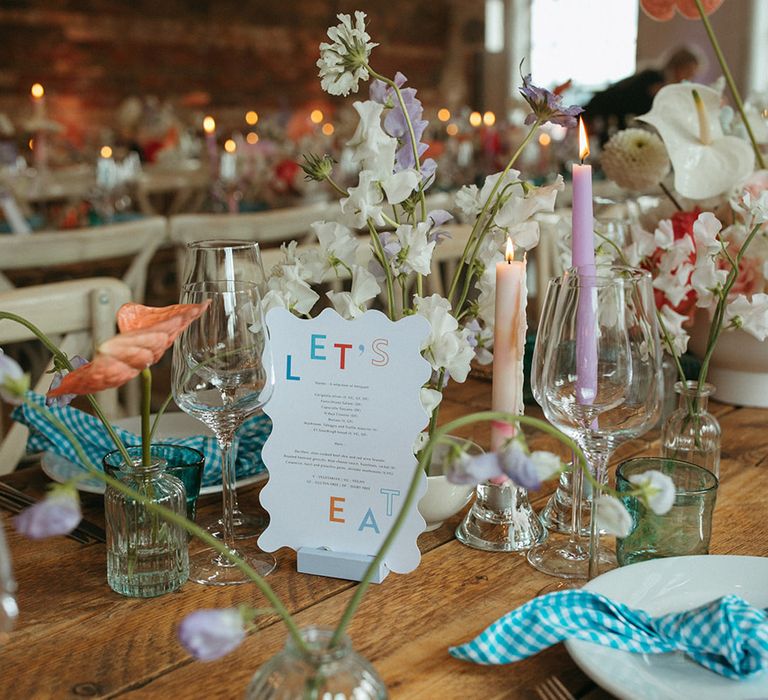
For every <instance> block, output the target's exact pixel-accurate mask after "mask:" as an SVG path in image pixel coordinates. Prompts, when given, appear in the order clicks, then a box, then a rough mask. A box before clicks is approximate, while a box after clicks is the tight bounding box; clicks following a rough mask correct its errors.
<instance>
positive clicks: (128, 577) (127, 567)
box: [104, 460, 189, 598]
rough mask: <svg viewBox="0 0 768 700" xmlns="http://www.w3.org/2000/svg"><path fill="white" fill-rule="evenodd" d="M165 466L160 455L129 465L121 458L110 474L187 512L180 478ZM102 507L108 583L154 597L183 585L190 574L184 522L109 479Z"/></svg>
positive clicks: (118, 589)
mask: <svg viewBox="0 0 768 700" xmlns="http://www.w3.org/2000/svg"><path fill="white" fill-rule="evenodd" d="M164 469H165V462H164V461H162V460H154V461H153V462H152V463H151V464H150V465H149V466H142V465H141V462H140V461H139V460H137V461H135V462H134V463H133V464H131V465H126V464H125V463H123V464H122V465H121V467H120V469H119V470H118V471H116V472H113V476H114V477H115V478H117V479H119V480H120V481H122V482H123V483H124V484H125V485H126V486H129V487H130V488H131V489H133V490H134V491H136V492H138V493H139V494H141V495H142V496H145V497H146V498H148V499H150V500H151V501H152V502H153V503H156V504H158V505H161V506H164V507H165V508H168V509H169V510H171V511H173V512H174V513H177V514H178V515H181V516H186V514H187V500H186V492H185V490H184V484H183V483H182V482H181V481H180V480H179V479H177V478H176V477H175V476H172V475H171V474H168V473H167V472H166V471H164ZM104 512H105V517H106V530H107V583H108V584H109V587H110V588H111V589H112V590H113V591H115V592H116V593H120V594H121V595H124V596H129V597H132V598H153V597H155V596H159V595H163V594H164V593H170V592H172V591H175V590H177V589H178V588H180V587H181V586H182V585H183V583H184V582H185V581H186V580H187V577H188V576H189V552H188V547H187V535H186V531H185V530H184V528H182V527H181V526H180V525H175V524H173V523H170V522H168V521H167V520H165V519H164V518H163V517H162V516H160V515H159V514H158V513H154V512H152V511H150V510H149V509H148V508H147V507H146V505H144V504H143V503H141V502H140V501H138V500H136V499H134V498H132V497H130V496H126V495H125V494H123V493H121V492H120V491H118V490H117V489H115V488H112V487H111V486H109V485H107V489H106V492H105V493H104Z"/></svg>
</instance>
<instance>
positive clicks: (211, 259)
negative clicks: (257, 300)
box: [182, 239, 267, 540]
mask: <svg viewBox="0 0 768 700" xmlns="http://www.w3.org/2000/svg"><path fill="white" fill-rule="evenodd" d="M207 280H232V281H235V282H245V283H248V284H255V285H256V286H257V288H258V290H259V293H260V294H261V296H262V297H263V296H264V294H266V291H267V278H266V275H265V274H264V266H263V264H262V262H261V252H260V250H259V244H258V243H255V242H254V241H242V240H236V239H212V240H205V241H193V242H192V243H188V244H187V249H186V252H185V255H184V275H183V279H182V286H183V285H185V284H192V283H194V282H205V281H207ZM232 499H233V510H232V513H233V517H232V524H233V528H234V533H235V539H236V540H240V539H245V538H248V537H256V536H258V535H260V534H261V533H262V531H263V530H264V528H265V527H266V524H267V518H266V516H265V515H262V514H250V513H248V514H246V513H243V512H242V511H241V510H240V507H239V505H238V502H237V491H236V489H235V482H234V481H233V482H232ZM205 527H206V528H207V529H208V531H209V532H210V533H211V534H212V535H213V536H214V537H217V538H219V539H221V537H222V528H223V522H222V520H221V519H217V520H215V521H214V522H212V523H208V524H206V525H205Z"/></svg>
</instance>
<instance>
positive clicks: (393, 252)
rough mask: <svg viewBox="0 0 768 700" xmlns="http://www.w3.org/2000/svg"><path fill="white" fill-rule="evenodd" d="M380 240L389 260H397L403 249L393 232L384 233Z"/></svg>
mask: <svg viewBox="0 0 768 700" xmlns="http://www.w3.org/2000/svg"><path fill="white" fill-rule="evenodd" d="M379 239H380V240H381V247H382V249H383V250H384V255H385V256H386V258H387V260H393V259H394V258H396V257H397V256H398V255H399V254H400V251H401V250H402V249H403V246H402V243H400V239H399V238H398V237H397V236H396V235H395V234H394V233H392V232H391V231H384V233H382V234H380V235H379Z"/></svg>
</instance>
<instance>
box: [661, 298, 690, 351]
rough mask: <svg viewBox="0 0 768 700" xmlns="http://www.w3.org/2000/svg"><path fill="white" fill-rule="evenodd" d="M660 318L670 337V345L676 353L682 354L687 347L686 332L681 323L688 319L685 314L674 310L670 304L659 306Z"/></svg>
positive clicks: (687, 337)
mask: <svg viewBox="0 0 768 700" xmlns="http://www.w3.org/2000/svg"><path fill="white" fill-rule="evenodd" d="M661 320H662V322H663V323H664V328H665V329H666V330H667V333H668V334H669V336H670V338H671V339H672V347H673V349H674V351H675V354H676V355H678V356H679V355H682V354H684V353H685V351H686V350H687V349H688V339H689V336H688V333H687V332H686V331H685V329H683V324H684V323H685V322H686V321H687V320H688V317H687V316H683V315H682V314H679V313H677V312H676V311H674V310H673V309H672V308H671V307H670V306H668V305H666V304H665V305H664V306H662V307H661Z"/></svg>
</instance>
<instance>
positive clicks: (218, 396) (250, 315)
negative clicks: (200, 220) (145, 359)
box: [172, 280, 276, 585]
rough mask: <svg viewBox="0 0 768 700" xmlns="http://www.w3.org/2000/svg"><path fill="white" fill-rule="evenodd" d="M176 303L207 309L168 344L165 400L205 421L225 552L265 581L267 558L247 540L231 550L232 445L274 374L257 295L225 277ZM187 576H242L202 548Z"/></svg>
mask: <svg viewBox="0 0 768 700" xmlns="http://www.w3.org/2000/svg"><path fill="white" fill-rule="evenodd" d="M181 300H182V302H183V303H187V304H200V303H204V302H210V305H209V307H208V309H207V310H206V311H205V313H204V314H203V315H202V316H201V317H200V318H199V319H197V320H196V321H194V322H193V323H192V324H191V325H190V326H189V327H188V328H187V329H185V330H184V332H183V333H182V334H181V335H180V336H179V338H177V340H176V342H175V343H174V346H173V367H172V374H173V398H174V400H175V401H176V403H177V404H178V406H179V408H181V409H182V410H183V411H184V412H186V413H188V414H190V415H191V416H194V417H195V418H197V419H198V420H200V421H202V422H203V423H205V424H206V425H207V426H208V427H209V428H210V429H211V430H212V431H213V432H214V434H215V435H216V439H217V441H218V443H219V447H220V449H221V459H222V504H223V516H222V523H223V528H222V539H223V540H224V542H225V544H226V545H227V547H229V549H230V550H232V551H234V552H235V553H236V554H237V555H238V556H239V557H240V558H242V559H244V560H245V561H246V562H248V563H249V564H250V565H251V566H252V567H253V568H254V569H255V570H256V571H257V572H258V573H259V574H261V575H262V576H266V575H267V574H268V573H270V572H271V571H273V570H274V568H275V564H276V562H275V558H274V557H273V556H272V555H271V554H267V553H266V552H264V551H262V550H261V549H259V547H258V546H257V544H256V542H255V541H254V540H240V541H239V544H238V545H237V547H235V538H234V531H233V522H232V521H233V506H234V499H233V493H234V491H233V486H234V478H235V465H234V457H235V455H234V452H233V450H232V441H233V439H234V436H235V431H236V430H237V428H239V427H240V425H242V423H243V421H244V420H246V419H247V418H249V417H250V416H252V415H253V414H254V413H255V412H256V411H257V410H258V409H260V408H261V407H262V406H263V405H264V404H265V403H266V402H267V400H268V399H269V398H270V396H271V395H272V390H273V388H274V371H273V367H272V357H271V353H270V350H269V342H268V336H267V331H266V328H265V325H264V319H263V314H262V309H261V297H260V295H259V291H258V289H257V287H256V285H254V284H246V283H243V282H235V281H232V280H225V281H220V280H219V281H209V282H195V283H193V284H188V285H185V286H184V288H183V290H182V297H181ZM189 578H190V579H191V580H193V581H197V582H198V583H206V584H211V585H226V584H231V583H244V582H245V581H247V580H248V579H247V578H246V577H245V576H244V574H243V573H242V572H241V571H240V570H239V569H238V568H237V567H235V566H234V565H233V564H232V563H231V562H230V560H229V559H228V558H227V557H225V556H223V555H220V554H218V553H217V552H215V550H213V549H207V550H204V551H202V552H199V553H198V554H197V555H195V556H193V557H190V574H189Z"/></svg>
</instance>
